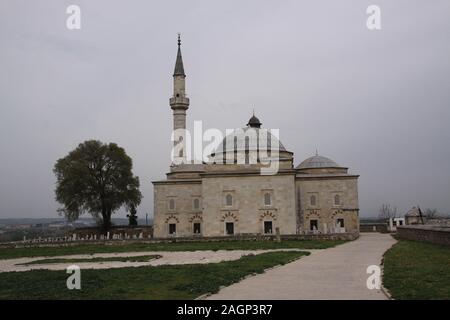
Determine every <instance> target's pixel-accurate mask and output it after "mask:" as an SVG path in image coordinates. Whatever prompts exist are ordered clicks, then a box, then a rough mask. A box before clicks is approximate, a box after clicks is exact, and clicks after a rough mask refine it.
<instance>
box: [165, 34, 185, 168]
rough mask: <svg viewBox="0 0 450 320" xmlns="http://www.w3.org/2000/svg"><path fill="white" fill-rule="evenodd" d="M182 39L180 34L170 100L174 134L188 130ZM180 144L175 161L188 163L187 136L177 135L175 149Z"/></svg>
mask: <svg viewBox="0 0 450 320" xmlns="http://www.w3.org/2000/svg"><path fill="white" fill-rule="evenodd" d="M180 46H181V39H180V34H178V53H177V61H176V62H175V70H174V72H173V97H172V98H170V100H169V101H170V107H171V108H172V110H173V130H174V133H176V132H179V131H180V130H178V131H175V130H177V129H184V130H185V129H186V110H187V109H188V108H189V98H187V97H186V91H185V78H186V74H185V73H184V67H183V58H182V57H181V49H180ZM179 143H182V145H181V146H179V147H178V148H176V149H174V150H178V151H179V152H177V153H178V154H175V155H174V159H175V158H178V161H179V160H180V158H181V161H182V162H184V163H186V143H185V135H184V134H182V133H181V134H179V133H178V134H175V141H174V148H175V146H177V145H178V144H179Z"/></svg>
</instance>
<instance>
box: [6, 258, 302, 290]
mask: <svg viewBox="0 0 450 320" xmlns="http://www.w3.org/2000/svg"><path fill="white" fill-rule="evenodd" d="M308 254H309V253H308V252H298V251H297V252H296V251H290V252H289V251H285V252H269V253H263V254H259V255H250V256H244V257H242V258H241V259H239V260H236V261H226V262H220V263H211V264H196V265H193V264H192V265H177V266H170V265H166V266H158V267H138V268H121V269H107V270H82V271H81V290H68V289H67V287H66V280H67V278H68V277H69V274H67V273H66V272H65V270H63V271H46V270H34V271H27V272H7V273H0V299H193V298H196V297H198V296H200V295H202V294H205V293H207V292H213V293H214V292H217V291H218V290H219V288H220V286H228V285H230V284H232V283H234V282H238V281H239V280H240V279H241V278H242V277H244V276H246V275H249V274H253V273H262V272H263V271H264V269H267V268H270V267H273V266H275V265H279V264H285V263H288V262H290V261H292V260H294V259H298V258H300V257H301V256H303V255H308Z"/></svg>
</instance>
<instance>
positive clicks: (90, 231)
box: [72, 226, 153, 239]
mask: <svg viewBox="0 0 450 320" xmlns="http://www.w3.org/2000/svg"><path fill="white" fill-rule="evenodd" d="M72 233H73V234H76V236H77V238H86V237H92V236H93V235H96V236H97V237H96V238H100V235H102V232H101V231H100V229H99V228H97V227H86V228H77V229H75V230H74V231H73V232H72ZM109 235H110V239H112V238H113V236H114V235H120V236H121V238H122V239H127V238H139V237H142V238H152V237H153V226H136V227H130V226H112V227H111V229H110V231H109Z"/></svg>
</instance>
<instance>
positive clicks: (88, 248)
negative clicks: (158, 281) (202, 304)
mask: <svg viewBox="0 0 450 320" xmlns="http://www.w3.org/2000/svg"><path fill="white" fill-rule="evenodd" d="M344 242H346V241H343V240H334V241H331V240H330V241H326V240H285V241H282V242H276V241H210V242H206V241H198V242H173V243H129V244H113V245H105V244H101V243H99V244H82V245H75V246H65V247H62V246H61V247H29V248H2V249H0V259H12V258H21V257H39V256H47V257H51V256H60V255H69V254H93V253H111V252H142V251H196V250H214V251H215V250H256V249H290V248H297V249H326V248H330V247H334V246H336V245H338V244H342V243H344Z"/></svg>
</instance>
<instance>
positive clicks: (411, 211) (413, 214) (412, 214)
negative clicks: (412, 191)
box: [405, 207, 420, 217]
mask: <svg viewBox="0 0 450 320" xmlns="http://www.w3.org/2000/svg"><path fill="white" fill-rule="evenodd" d="M419 216H420V213H419V209H418V208H416V207H412V208H411V209H409V211H408V212H407V213H406V214H405V217H419Z"/></svg>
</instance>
